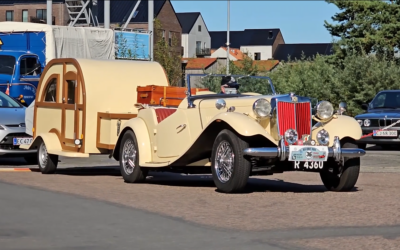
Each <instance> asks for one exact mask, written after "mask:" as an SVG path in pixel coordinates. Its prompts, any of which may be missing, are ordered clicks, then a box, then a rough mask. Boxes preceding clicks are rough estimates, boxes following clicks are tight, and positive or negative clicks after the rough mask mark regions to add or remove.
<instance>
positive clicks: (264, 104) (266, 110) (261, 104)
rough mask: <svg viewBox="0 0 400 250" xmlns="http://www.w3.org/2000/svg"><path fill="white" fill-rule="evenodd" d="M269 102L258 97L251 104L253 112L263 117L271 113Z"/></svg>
mask: <svg viewBox="0 0 400 250" xmlns="http://www.w3.org/2000/svg"><path fill="white" fill-rule="evenodd" d="M271 109H272V108H271V103H269V101H267V100H265V99H258V100H257V101H255V102H254V104H253V112H254V114H255V115H256V116H257V117H260V118H264V117H268V116H269V115H270V114H271Z"/></svg>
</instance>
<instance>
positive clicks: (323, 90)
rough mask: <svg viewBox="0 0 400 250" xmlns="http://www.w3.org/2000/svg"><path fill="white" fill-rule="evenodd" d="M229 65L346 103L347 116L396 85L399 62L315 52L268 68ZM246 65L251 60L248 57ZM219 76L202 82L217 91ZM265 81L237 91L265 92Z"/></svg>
mask: <svg viewBox="0 0 400 250" xmlns="http://www.w3.org/2000/svg"><path fill="white" fill-rule="evenodd" d="M230 65H231V66H230V68H231V74H244V75H268V76H269V77H271V79H272V81H273V83H274V86H275V89H276V91H277V92H278V93H290V92H294V93H296V94H298V95H301V96H307V97H311V98H317V99H318V100H320V101H321V100H327V101H330V102H332V103H333V105H334V108H335V109H337V107H338V105H339V103H340V102H342V101H344V102H346V103H347V105H348V112H347V114H348V115H351V116H355V115H357V114H360V113H363V112H364V111H363V110H362V109H361V105H362V104H363V103H366V102H369V101H370V100H371V99H372V98H373V97H374V96H375V95H376V94H377V93H378V92H379V91H381V90H386V89H400V66H399V65H398V64H397V63H396V61H394V60H389V59H379V58H377V57H374V56H365V55H364V56H359V55H348V56H347V57H346V58H345V59H343V60H342V61H340V62H338V60H337V59H335V58H334V57H333V56H319V55H317V56H316V57H314V58H311V59H304V58H302V59H300V60H294V61H292V60H289V61H288V62H287V63H281V65H279V66H277V68H276V69H275V70H273V71H272V72H263V71H259V70H257V69H254V68H251V67H246V68H237V67H236V66H235V65H233V64H230ZM248 65H252V62H251V61H249V62H248ZM223 72H224V71H223V70H221V72H216V73H223ZM220 80H221V79H220V78H210V77H206V78H204V79H203V81H202V83H203V85H204V86H205V87H208V88H210V89H211V90H212V91H216V92H219V91H220V84H219V83H220ZM242 81H243V80H242ZM239 82H240V80H239ZM267 84H268V83H267V82H266V81H265V80H262V81H260V80H258V81H256V80H252V81H246V83H244V84H242V86H241V88H240V91H241V92H257V93H261V94H267V93H268V92H269V88H268V87H267Z"/></svg>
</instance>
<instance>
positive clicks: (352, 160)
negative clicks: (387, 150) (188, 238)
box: [110, 75, 365, 193]
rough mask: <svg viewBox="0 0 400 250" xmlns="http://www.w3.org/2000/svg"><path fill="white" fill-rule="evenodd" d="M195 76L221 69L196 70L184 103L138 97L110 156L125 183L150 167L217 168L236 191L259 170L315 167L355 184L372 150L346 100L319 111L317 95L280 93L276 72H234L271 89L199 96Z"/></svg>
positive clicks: (327, 180)
mask: <svg viewBox="0 0 400 250" xmlns="http://www.w3.org/2000/svg"><path fill="white" fill-rule="evenodd" d="M191 77H203V78H204V77H219V76H218V75H213V76H210V75H188V76H187V87H188V91H187V96H186V98H184V99H183V100H182V101H181V103H180V104H179V106H178V107H163V106H160V105H157V104H155V105H145V104H140V103H138V104H136V106H137V107H138V109H139V111H138V114H137V117H135V118H132V119H130V120H128V121H127V122H125V123H123V124H122V126H121V133H120V134H119V137H118V140H117V142H116V145H115V148H114V150H113V152H112V154H111V155H110V157H114V159H116V160H117V161H119V162H120V167H121V174H122V176H123V179H124V181H125V182H128V183H135V182H141V181H144V180H145V179H146V176H147V174H148V172H149V171H172V172H179V173H189V174H190V173H209V172H211V173H212V176H213V180H214V183H215V185H216V187H217V189H218V190H220V191H222V192H226V193H232V192H240V191H242V190H243V189H244V188H245V186H246V183H247V181H248V178H249V176H251V175H256V174H267V175H268V174H269V175H271V174H273V173H283V172H285V171H311V172H319V173H320V176H321V179H322V182H323V184H324V185H325V186H326V188H328V189H329V190H332V191H348V190H351V189H352V188H353V187H354V186H355V184H356V182H357V179H358V175H359V171H360V157H361V156H363V155H364V154H365V151H364V150H362V149H359V148H358V147H357V145H356V144H355V141H356V140H358V139H360V137H361V135H362V131H361V129H360V126H359V124H358V123H357V121H356V120H355V119H353V118H352V117H349V116H345V115H342V112H343V107H340V109H339V110H338V112H335V110H334V107H333V106H332V104H331V103H330V102H328V101H320V102H319V103H318V105H317V106H316V107H315V108H316V111H315V112H316V115H315V116H313V115H312V110H313V107H312V105H311V101H310V99H309V98H307V97H301V96H297V95H295V94H293V93H291V94H280V95H278V94H276V93H275V90H274V87H273V84H272V81H271V79H269V78H268V77H250V76H248V77H246V76H233V77H235V78H236V79H238V83H239V85H240V84H241V82H240V81H245V79H246V78H252V79H263V80H264V81H268V83H269V84H267V85H266V86H269V90H270V94H269V95H260V94H257V93H240V94H239V93H230V94H217V93H215V92H210V91H203V92H199V93H197V94H196V95H193V94H192V93H191V91H190V90H191V83H190V81H191V80H190V79H191ZM138 101H139V100H138ZM313 119H314V120H316V121H317V123H316V124H315V125H314V126H312V120H313Z"/></svg>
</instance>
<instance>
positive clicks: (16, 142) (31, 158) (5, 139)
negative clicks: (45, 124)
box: [0, 91, 37, 164]
mask: <svg viewBox="0 0 400 250" xmlns="http://www.w3.org/2000/svg"><path fill="white" fill-rule="evenodd" d="M25 110H26V108H25V107H24V106H23V105H21V104H20V103H19V102H18V101H17V100H15V99H13V98H11V97H9V96H8V95H6V94H5V93H4V92H1V91H0V157H8V156H14V157H24V158H25V160H26V161H27V162H28V163H29V164H37V150H24V149H20V148H19V146H20V145H22V144H30V143H31V142H32V136H30V135H28V134H27V133H26V130H25Z"/></svg>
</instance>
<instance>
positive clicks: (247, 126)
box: [206, 112, 278, 145]
mask: <svg viewBox="0 0 400 250" xmlns="http://www.w3.org/2000/svg"><path fill="white" fill-rule="evenodd" d="M221 121H224V122H225V123H227V124H228V125H229V126H231V127H232V128H233V129H234V130H235V131H236V132H237V133H238V134H240V135H242V136H254V135H262V136H264V137H266V138H267V139H268V140H269V141H271V142H272V143H274V144H276V145H278V142H277V141H275V139H274V138H273V137H272V136H271V135H270V134H268V133H267V131H266V130H265V129H264V128H263V127H262V126H261V125H260V124H259V123H258V122H257V121H255V120H254V119H252V118H250V117H248V116H247V115H244V114H241V113H235V112H224V113H219V114H217V115H216V116H214V117H213V118H212V119H211V121H210V123H209V124H208V125H207V127H208V126H210V125H211V124H213V123H214V122H221ZM207 127H206V128H207Z"/></svg>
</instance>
